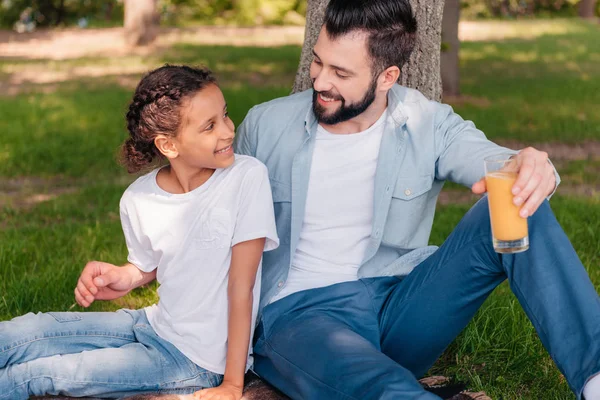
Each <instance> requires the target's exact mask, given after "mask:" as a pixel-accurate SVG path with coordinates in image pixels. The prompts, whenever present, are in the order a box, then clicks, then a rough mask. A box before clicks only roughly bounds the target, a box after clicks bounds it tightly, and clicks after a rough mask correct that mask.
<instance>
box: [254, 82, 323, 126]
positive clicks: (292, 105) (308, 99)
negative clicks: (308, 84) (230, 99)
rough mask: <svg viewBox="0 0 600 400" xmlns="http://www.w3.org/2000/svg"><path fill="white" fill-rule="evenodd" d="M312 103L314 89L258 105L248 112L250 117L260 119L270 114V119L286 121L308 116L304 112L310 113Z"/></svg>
mask: <svg viewBox="0 0 600 400" xmlns="http://www.w3.org/2000/svg"><path fill="white" fill-rule="evenodd" d="M311 103H312V89H309V90H305V91H303V92H299V93H294V94H291V95H289V96H285V97H279V98H276V99H273V100H270V101H267V102H265V103H261V104H258V105H256V106H254V107H252V108H251V109H250V111H248V117H259V116H261V117H262V116H264V115H265V114H268V115H269V117H278V116H280V117H283V118H286V119H289V118H292V117H293V116H295V117H301V118H302V119H304V117H305V116H306V115H305V114H304V113H303V111H305V112H306V111H308V107H309V106H310V105H311Z"/></svg>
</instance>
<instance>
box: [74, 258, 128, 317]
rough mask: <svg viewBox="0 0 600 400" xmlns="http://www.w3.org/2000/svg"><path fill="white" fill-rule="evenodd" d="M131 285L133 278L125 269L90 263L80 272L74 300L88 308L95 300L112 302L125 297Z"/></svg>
mask: <svg viewBox="0 0 600 400" xmlns="http://www.w3.org/2000/svg"><path fill="white" fill-rule="evenodd" d="M132 285H133V277H132V276H131V273H130V271H129V268H126V267H117V266H116V265H113V264H109V263H105V262H102V261H90V262H89V263H87V264H86V266H85V267H84V268H83V271H82V272H81V276H80V277H79V280H78V281H77V287H76V288H75V300H76V301H77V303H78V304H79V305H80V306H82V307H89V306H90V304H92V303H93V302H94V301H95V300H114V299H118V298H119V297H123V296H125V295H126V294H127V293H129V291H130V290H131V289H133V287H132Z"/></svg>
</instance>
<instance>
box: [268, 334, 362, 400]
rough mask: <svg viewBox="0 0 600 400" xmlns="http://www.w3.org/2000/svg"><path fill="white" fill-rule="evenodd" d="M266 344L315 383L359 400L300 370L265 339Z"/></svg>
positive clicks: (353, 399) (352, 399)
mask: <svg viewBox="0 0 600 400" xmlns="http://www.w3.org/2000/svg"><path fill="white" fill-rule="evenodd" d="M265 344H266V345H267V346H269V348H270V349H271V351H273V353H275V354H277V355H278V356H279V357H281V358H282V359H283V360H285V361H286V362H288V363H289V364H290V365H293V366H294V367H295V368H296V369H297V370H299V371H302V373H304V375H306V376H308V377H309V378H311V379H312V380H315V381H317V382H319V383H320V384H322V385H324V386H326V387H328V388H329V389H331V390H333V391H334V392H336V393H338V394H341V395H342V396H344V397H345V398H348V399H351V400H358V399H357V398H356V397H352V396H349V395H347V394H346V393H344V392H342V391H340V390H339V389H336V388H334V387H332V386H330V385H329V384H327V383H325V382H323V381H322V380H320V379H318V378H316V377H314V376H313V375H311V374H309V373H308V372H306V371H305V370H304V369H302V368H300V367H299V366H298V365H296V364H294V363H293V362H291V361H290V360H288V359H287V358H286V357H284V356H283V355H282V354H281V353H279V352H278V351H277V350H275V349H274V348H273V346H272V345H271V343H270V342H269V341H268V340H266V339H265Z"/></svg>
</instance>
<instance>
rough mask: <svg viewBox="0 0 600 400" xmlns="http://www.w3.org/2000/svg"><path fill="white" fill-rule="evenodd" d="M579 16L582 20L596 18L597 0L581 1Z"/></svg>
mask: <svg viewBox="0 0 600 400" xmlns="http://www.w3.org/2000/svg"><path fill="white" fill-rule="evenodd" d="M579 16H580V17H581V18H594V17H595V16H596V0H581V1H580V2H579Z"/></svg>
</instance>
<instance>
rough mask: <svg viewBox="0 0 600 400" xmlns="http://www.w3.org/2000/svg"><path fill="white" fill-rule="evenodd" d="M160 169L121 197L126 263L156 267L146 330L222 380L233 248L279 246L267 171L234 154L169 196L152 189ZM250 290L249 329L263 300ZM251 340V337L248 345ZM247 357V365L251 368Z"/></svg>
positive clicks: (144, 268)
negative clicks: (154, 298)
mask: <svg viewBox="0 0 600 400" xmlns="http://www.w3.org/2000/svg"><path fill="white" fill-rule="evenodd" d="M157 173H158V169H156V170H154V171H152V172H150V173H149V174H147V175H144V176H142V177H140V178H138V179H137V180H136V181H135V182H134V183H133V184H131V186H129V188H127V190H126V191H125V193H124V194H123V197H122V198H121V204H120V209H121V223H122V226H123V232H124V233H125V240H126V242H127V248H128V250H129V256H128V261H129V262H130V263H132V264H134V265H136V266H137V267H138V268H139V269H141V270H142V271H145V272H150V271H152V270H154V269H155V268H158V270H157V274H156V279H157V280H158V282H159V283H160V286H159V288H158V294H159V297H160V299H159V302H158V304H156V305H153V306H150V307H147V308H146V313H147V316H148V320H149V321H150V324H151V325H152V327H153V328H154V330H155V331H156V333H157V334H158V335H159V336H160V337H162V338H163V339H165V340H167V341H169V342H170V343H172V344H173V345H175V346H176V347H177V348H178V349H179V350H180V351H181V352H182V353H183V354H184V355H185V356H187V357H188V358H189V359H190V360H191V361H193V362H194V363H195V364H197V365H199V366H201V367H202V368H205V369H207V370H210V371H212V372H216V373H219V374H223V373H224V372H225V361H226V355H227V321H228V297H227V284H228V273H229V267H230V262H231V252H232V247H233V246H235V245H236V244H238V243H240V242H244V241H248V240H252V239H257V238H263V237H264V238H267V240H266V244H265V251H268V250H273V249H275V248H277V246H278V245H279V239H278V237H277V231H276V229H275V217H274V213H273V198H272V195H271V187H270V185H269V177H268V174H267V168H266V167H265V166H264V165H263V164H262V163H261V162H260V161H258V160H256V159H254V158H252V157H248V156H243V155H237V154H236V155H235V162H234V163H233V164H232V165H231V166H230V167H228V168H224V169H217V170H215V172H214V173H213V175H212V176H211V177H210V178H209V179H208V181H206V182H205V183H204V184H203V185H201V186H199V187H198V188H196V189H194V190H193V191H191V192H188V193H185V194H172V193H168V192H166V191H164V190H162V189H161V188H160V187H159V186H158V184H157V183H156V175H157ZM260 275H261V274H260V267H259V270H258V274H257V278H256V283H255V285H254V292H253V294H254V303H253V307H252V327H251V332H252V333H253V331H254V325H255V321H256V314H257V311H258V304H259V299H260ZM251 343H252V338H250V344H251ZM250 364H251V359H250V358H249V360H248V365H247V367H249V366H250Z"/></svg>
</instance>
